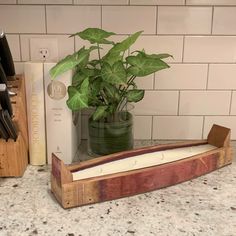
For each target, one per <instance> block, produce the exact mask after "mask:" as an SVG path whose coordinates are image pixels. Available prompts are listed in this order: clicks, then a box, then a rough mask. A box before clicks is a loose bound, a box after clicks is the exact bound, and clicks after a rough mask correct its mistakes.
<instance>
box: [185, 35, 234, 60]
mask: <svg viewBox="0 0 236 236" xmlns="http://www.w3.org/2000/svg"><path fill="white" fill-rule="evenodd" d="M235 61H236V37H235V36H186V38H185V46H184V62H206V63H208V62H212V63H214V62H215V63H218V62H219V63H220V62H223V63H227V62H228V63H231V62H235Z"/></svg>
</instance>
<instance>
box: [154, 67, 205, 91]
mask: <svg viewBox="0 0 236 236" xmlns="http://www.w3.org/2000/svg"><path fill="white" fill-rule="evenodd" d="M206 83H207V65H204V64H170V68H169V69H166V70H161V71H159V72H157V73H156V76H155V89H166V90H167V89H205V88H206Z"/></svg>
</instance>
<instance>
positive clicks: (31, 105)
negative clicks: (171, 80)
mask: <svg viewBox="0 0 236 236" xmlns="http://www.w3.org/2000/svg"><path fill="white" fill-rule="evenodd" d="M24 72H25V88H26V97H27V114H28V133H29V154H30V164H31V165H44V164H46V141H45V138H46V133H45V109H44V84H43V64H42V63H35V62H27V63H25V65H24Z"/></svg>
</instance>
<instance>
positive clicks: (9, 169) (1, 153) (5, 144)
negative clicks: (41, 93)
mask: <svg viewBox="0 0 236 236" xmlns="http://www.w3.org/2000/svg"><path fill="white" fill-rule="evenodd" d="M24 83H25V81H24V77H23V76H22V75H19V76H16V80H15V81H9V83H8V85H9V86H12V88H10V90H11V91H13V92H15V93H16V94H17V95H16V96H13V97H11V103H12V107H13V121H14V123H15V125H16V127H17V129H18V132H19V133H18V138H17V140H16V141H14V140H12V139H9V140H8V141H5V140H4V139H0V177H10V176H12V177H21V176H23V174H24V172H25V170H26V167H27V165H28V146H29V143H28V129H27V114H26V98H25V84H24Z"/></svg>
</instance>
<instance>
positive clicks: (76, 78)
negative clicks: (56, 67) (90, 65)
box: [72, 71, 88, 87]
mask: <svg viewBox="0 0 236 236" xmlns="http://www.w3.org/2000/svg"><path fill="white" fill-rule="evenodd" d="M86 78H88V76H87V75H86V74H84V73H82V71H78V72H76V73H75V74H74V75H73V77H72V85H73V86H75V87H77V86H80V85H81V83H82V82H83V81H84V80H85V79H86Z"/></svg>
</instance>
